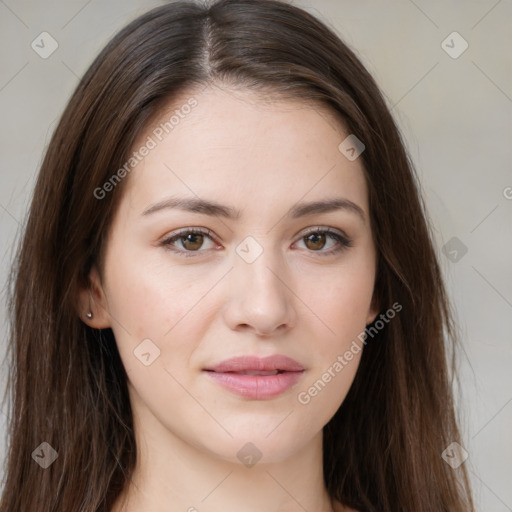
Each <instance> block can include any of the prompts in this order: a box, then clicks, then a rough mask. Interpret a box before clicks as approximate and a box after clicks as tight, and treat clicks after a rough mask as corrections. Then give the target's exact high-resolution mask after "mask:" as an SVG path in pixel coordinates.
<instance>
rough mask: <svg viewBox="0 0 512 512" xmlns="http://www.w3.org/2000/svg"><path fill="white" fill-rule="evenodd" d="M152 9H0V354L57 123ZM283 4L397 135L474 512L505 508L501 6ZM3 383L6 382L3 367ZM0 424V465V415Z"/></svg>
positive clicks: (49, 5)
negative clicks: (446, 319) (437, 285)
mask: <svg viewBox="0 0 512 512" xmlns="http://www.w3.org/2000/svg"><path fill="white" fill-rule="evenodd" d="M161 3H162V2H157V1H149V0H108V1H103V2H100V1H99V0H89V1H87V0H71V1H69V0H68V1H64V0H46V1H41V2H36V1H35V0H30V1H29V0H0V48H1V50H0V51H1V54H0V55H1V60H0V61H1V68H0V109H1V114H2V121H1V122H0V133H1V138H0V144H1V159H0V169H1V171H0V184H1V187H0V237H1V240H2V245H1V247H2V251H1V263H0V278H1V280H2V306H1V307H0V321H1V322H2V325H3V326H4V329H3V330H2V332H3V335H2V339H1V347H0V348H1V349H2V351H1V352H2V353H1V354H0V355H1V356H2V357H3V355H4V349H5V342H6V337H7V330H8V326H7V319H6V311H5V284H4V283H5V280H6V277H7V273H8V269H9V266H10V262H11V259H12V250H13V244H14V242H15V240H16V239H17V237H19V235H20V233H21V231H20V229H21V225H22V224H23V220H24V218H25V214H26V211H27V208H28V204H29V199H30V194H31V192H32V188H33V185H34V181H35V178H36V175H37V171H38V168H39V166H40V163H41V160H42V155H43V151H44V149H45V147H46V145H47V144H48V142H49V138H50V135H51V133H52V130H53V129H54V127H55V123H56V120H57V118H58V116H59V115H60V113H61V111H62V109H63V107H64V105H65V104H66V102H67V100H68V98H69V96H70V94H71V92H72V91H73V89H74V88H75V86H76V85H77V83H78V80H79V77H80V76H81V75H82V74H83V73H84V72H85V70H86V69H87V67H88V65H89V64H90V63H91V61H92V59H93V58H94V56H95V55H96V54H97V53H98V51H99V50H100V49H101V48H102V47H103V46H104V44H105V43H106V42H107V40H108V39H109V38H110V37H111V36H112V35H113V34H114V33H115V32H116V31H117V30H119V29H120V28H121V27H122V26H124V25H125V24H126V23H127V22H128V21H130V20H131V19H133V18H134V17H136V16H137V15H139V14H141V13H143V12H145V11H147V10H149V9H150V8H152V7H154V6H157V5H160V4H161ZM294 3H295V4H296V5H299V6H302V7H305V8H306V9H307V10H309V11H310V12H312V13H313V14H315V15H316V16H318V17H320V18H321V19H322V20H323V21H324V22H326V23H327V24H328V25H330V26H331V27H332V28H334V29H335V30H336V31H337V32H338V33H339V34H340V36H341V37H342V38H343V39H344V40H345V41H346V42H347V43H348V44H349V45H350V46H351V47H352V48H353V49H354V50H355V51H356V53H357V54H358V56H359V57H360V58H361V59H362V61H363V62H364V63H365V65H366V66H367V68H368V69H369V71H370V72H371V73H372V74H373V76H374V77H375V78H376V80H377V82H378V83H379V85H380V86H381V88H382V89H383V91H384V93H385V95H386V98H387V100H388V103H389V105H390V107H392V112H393V114H394V115H395V118H396V119H397V121H398V123H399V125H400V127H401V129H402V131H403V133H404V136H405V139H406V141H407V144H408V148H409V151H410V153H411V156H412V158H413V161H414V162H415V164H416V166H417V170H418V173H419V176H420V179H421V186H422V192H423V194H424V197H425V199H426V203H427V207H428V210H429V214H430V217H431V220H432V223H433V226H434V228H435V238H436V240H435V241H436V244H437V248H438V251H439V258H440V261H441V264H442V267H443V272H444V275H445V278H446V281H447V284H448V288H449V292H450V295H451V297H452V299H453V301H454V305H455V308H456V312H457V317H458V320H459V322H460V326H461V332H462V340H463V345H464V352H463V353H462V357H461V360H460V372H461V375H462V386H461V389H459V388H457V391H461V392H462V395H461V396H462V398H461V399H459V400H458V402H457V403H458V407H459V409H460V411H461V414H462V415H463V418H465V421H464V423H463V425H462V431H463V439H464V448H465V449H466V450H467V452H468V453H469V458H468V459H467V460H466V462H465V464H466V465H467V467H468V469H469V470H470V475H471V478H472V481H473V485H474V490H475V497H476V501H477V504H478V510H480V511H482V512H484V511H485V512H504V511H512V486H511V485H510V484H511V480H510V479H511V474H512V462H511V461H512V441H511V434H510V432H512V429H511V426H512V372H511V371H510V368H511V367H512V336H511V333H512V272H511V264H510V262H511V261H512V258H511V255H512V229H511V228H512V215H511V213H512V172H511V163H510V162H511V158H510V157H511V146H512V145H511V141H512V137H511V135H512V116H511V112H512V64H511V62H512V61H511V58H510V50H511V48H512V30H511V27H512V24H511V22H512V2H511V1H510V0H500V1H496V0H485V1H484V0H481V1H475V0H473V1H466V2H463V1H448V2H446V1H441V0H435V1H428V2H427V1H426V0H416V1H414V2H413V1H412V0H385V1H381V2H377V1H375V2H370V1H367V0H363V1H361V0H360V1H358V2H355V1H348V0H346V1H345V0H317V1H312V0H300V1H296V2H294ZM43 31H46V32H48V33H49V34H51V36H52V37H53V38H54V39H55V40H56V41H57V43H58V45H59V46H58V48H57V50H56V51H55V52H54V53H53V54H52V55H51V56H49V57H48V58H47V59H43V58H41V57H40V56H39V55H38V54H37V53H36V52H35V51H34V50H33V49H32V47H31V43H32V41H33V40H36V42H37V39H36V38H37V37H38V36H39V34H41V32H43ZM454 31H457V32H458V33H459V34H460V35H461V36H462V37H463V38H464V40H466V41H467V43H468V45H469V47H468V48H467V50H466V51H465V52H464V53H462V54H461V55H460V56H459V57H458V58H452V57H451V56H450V55H449V54H448V53H447V52H446V51H445V49H444V48H446V46H442V42H443V41H444V40H445V39H446V38H447V36H448V35H449V34H451V33H452V32H454ZM452 39H453V37H452V38H451V39H450V38H448V40H447V43H445V45H446V44H448V45H449V46H453V48H452V49H451V50H450V51H451V52H452V53H453V52H454V51H457V50H459V49H460V48H462V46H461V41H460V40H457V39H453V42H452ZM46 48H48V45H47V46H46ZM446 49H449V48H446ZM508 187H510V188H508ZM454 237H455V238H456V239H455V240H454ZM445 244H448V245H447V246H446V247H447V250H446V251H445V252H446V254H444V253H443V250H442V248H443V246H445ZM464 248H466V249H467V252H466V253H464ZM454 251H455V252H454ZM461 256H462V257H461ZM1 375H2V378H3V382H4V383H5V367H3V368H2V373H1ZM4 383H3V384H2V390H1V391H2V392H3V388H4V386H5V384H4ZM0 419H1V421H2V424H1V425H0V429H1V430H0V433H1V437H2V441H1V442H0V457H2V460H3V458H4V453H5V448H6V437H5V414H4V413H2V414H1V415H0ZM34 448H35V447H34ZM440 456H441V454H440ZM2 468H3V467H2Z"/></svg>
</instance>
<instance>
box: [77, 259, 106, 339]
mask: <svg viewBox="0 0 512 512" xmlns="http://www.w3.org/2000/svg"><path fill="white" fill-rule="evenodd" d="M87 284H88V286H83V287H81V288H80V292H79V293H80V297H79V316H80V318H81V320H82V321H83V322H84V323H85V324H87V325H88V326H89V327H93V328H94V329H106V328H107V327H110V326H111V325H110V315H109V314H108V307H107V301H106V297H105V293H104V290H103V286H102V283H101V279H100V276H99V273H98V270H97V269H96V267H93V268H92V269H91V271H90V273H89V276H88V283H87Z"/></svg>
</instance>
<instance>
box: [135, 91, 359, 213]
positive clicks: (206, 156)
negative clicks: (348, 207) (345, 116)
mask: <svg viewBox="0 0 512 512" xmlns="http://www.w3.org/2000/svg"><path fill="white" fill-rule="evenodd" d="M347 135H348V132H347V130H346V127H345V126H344V125H343V123H342V120H341V118H340V117H339V116H337V115H336V114H335V113H333V112H331V111H330V110H329V109H327V108H326V107H323V106H321V105H315V104H314V103H311V102H309V103H306V102H303V101H300V100H289V99H286V100H285V99H275V98H271V97H269V96H265V95H263V94H262V93H256V92H253V91H248V90H225V89H220V88H215V87H214V88H207V89H203V90H196V91H193V90H191V91H188V92H182V93H181V94H180V95H179V96H176V97H175V98H173V99H172V101H169V102H168V103H167V104H166V105H164V106H163V107H162V108H161V109H160V110H159V112H158V115H157V116H155V117H154V118H153V119H152V120H151V121H150V122H149V123H148V125H147V127H146V129H145V130H144V132H143V133H142V134H141V135H140V136H139V138H138V140H137V141H136V143H135V144H134V146H133V148H132V151H134V152H137V151H138V150H139V149H140V148H142V147H143V146H144V145H146V146H148V147H149V146H151V149H150V150H149V151H148V152H147V154H146V156H145V157H144V158H143V159H142V160H141V162H140V163H139V164H137V167H136V168H135V169H134V170H133V171H132V172H131V173H130V176H129V183H128V184H127V193H128V194H129V196H130V198H131V199H130V203H131V204H132V205H133V206H134V207H136V208H138V209H144V207H145V206H146V205H147V203H148V202H150V201H153V200H155V199H158V198H159V197H160V196H162V195H164V194H166V193H167V194H169V193H177V194H178V193H179V194H180V195H183V193H188V194H189V195H197V196H200V197H208V198H212V199H217V200H223V201H224V202H226V200H228V199H231V201H227V202H229V203H230V204H234V205H235V203H236V202H237V201H238V204H237V205H236V206H237V207H240V208H241V209H243V207H244V206H247V207H249V206H250V204H257V205H258V206H259V207H260V208H261V207H263V206H264V205H265V204H267V203H272V202H273V203H275V202H289V201H292V202H294V201H298V200H299V199H301V198H302V197H304V196H307V199H309V200H314V199H317V198H319V197H321V198H325V195H326V193H331V192H334V191H339V192H340V193H343V194H344V195H345V196H350V197H349V198H350V199H351V200H353V201H355V202H358V203H359V204H360V205H361V207H362V208H363V209H366V182H365V176H364V169H363V166H362V162H361V159H356V160H355V161H350V160H348V159H347V158H346V157H345V156H344V155H343V154H342V153H341V152H340V150H339V149H338V146H339V145H340V143H341V142H342V141H343V140H344V139H345V138H346V137H347ZM331 195H332V194H331Z"/></svg>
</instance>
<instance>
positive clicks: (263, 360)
mask: <svg viewBox="0 0 512 512" xmlns="http://www.w3.org/2000/svg"><path fill="white" fill-rule="evenodd" d="M204 370H206V371H211V372H217V373H226V372H253V371H261V372H271V371H274V370H278V371H283V372H301V371H303V370H304V367H303V366H302V365H301V364H300V363H298V362H297V361H295V360H294V359H291V358H290V357H287V356H283V355H274V356H268V357H256V356H241V357H233V358H231V359H226V360H225V361H222V362H221V363H219V364H217V365H215V366H209V367H207V368H204Z"/></svg>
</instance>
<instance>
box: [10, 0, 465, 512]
mask: <svg viewBox="0 0 512 512" xmlns="http://www.w3.org/2000/svg"><path fill="white" fill-rule="evenodd" d="M212 82H215V83H219V84H228V85H231V86H236V87H241V88H251V89H254V90H260V91H266V92H268V93H269V94H271V93H275V94H277V95H280V96H281V97H283V98H284V97H287V98H292V99H299V100H301V101H304V102H316V103H317V104H322V105H324V106H327V107H329V108H330V110H331V111H332V112H334V113H336V115H339V116H340V119H343V120H344V122H345V124H346V126H347V127H348V129H349V131H350V133H352V134H355V135H356V136H357V138H358V139H360V140H361V141H363V143H364V144H365V151H364V152H363V153H362V154H361V158H362V159H363V163H364V167H365V173H366V178H367V183H368V188H369V201H370V215H371V223H372V226H373V227H374V235H373V236H374V239H375V243H376V247H377V250H378V272H377V278H376V283H375V297H376V299H377V300H378V303H379V305H380V308H381V310H382V311H384V310H386V309H388V308H390V307H391V305H392V304H394V303H395V302H398V303H399V304H400V305H401V306H402V310H401V312H400V314H399V315H397V316H396V317H395V318H394V319H393V321H391V322H389V323H387V324H386V325H385V327H384V328H382V329H380V330H379V331H378V333H377V334H376V335H375V336H374V337H373V338H372V339H369V341H368V343H367V345H366V347H365V349H364V351H363V354H362V359H361V362H360V366H359V369H358V371H357V374H356V377H355V380H354V383H353V385H352V387H351V389H350V391H349V393H348V396H347V397H346V399H345V400H344V402H343V404H342V405H341V407H340V409H339V410H338V411H337V413H336V414H335V416H334V417H333V418H332V419H331V421H330V422H329V423H328V424H327V425H326V427H325V428H324V478H325V484H326V487H327V490H328V492H329V493H330V495H331V496H332V497H334V498H336V499H338V500H339V501H340V502H341V503H343V504H345V505H348V506H351V507H353V508H356V509H358V510H361V511H379V512H382V511H385V512H397V511H408V512H411V511H414V512H443V511H446V512H448V511H450V512H468V511H473V510H474V508H473V501H472V498H471V491H470V486H469V480H468V475H467V471H466V468H465V466H464V465H461V466H460V467H459V468H458V469H455V470H454V469H452V468H451V467H450V466H449V465H448V464H447V463H446V462H445V461H444V460H443V458H442V457H441V453H442V452H443V450H445V448H446V447H447V446H448V445H449V444H450V443H452V442H454V441H457V442H459V443H461V441H460V435H459V430H458V426H457V424H458V421H459V420H458V418H457V417H456V414H455V407H454V401H453V396H452V383H453V380H452V379H453V378H454V377H455V374H456V371H455V370H456V369H455V367H454V362H455V359H454V357H455V350H454V349H455V348H456V345H457V336H456V333H455V330H456V329H455V327H454V322H453V319H452V314H451V310H450V306H449V303H448V300H447V296H446V292H445V288H444V286H443V281H442V276H441V273H440V269H439V265H438V262H437V260H436V254H435V251H434V249H433V243H432V234H431V230H430V228H429V224H428V220H427V216H426V213H425V207H424V204H423V201H422V198H421V195H420V193H419V189H418V184H417V178H416V175H415V171H414V169H413V166H412V164H411V162H410V160H409V158H408V156H407V154H406V151H405V149H404V144H403V142H402V140H401V136H400V134H399V131H398V129H397V127H396V125H395V123H394V121H393V119H392V117H391V115H390V112H389V109H388V108H387V106H386V104H385V101H384V100H383V97H382V94H381V93H380V91H379V89H378V87H377V85H376V84H375V82H374V80H373V79H372V77H371V76H370V75H369V73H368V72H367V71H366V69H365V68H364V66H363V65H362V63H361V62H360V61H359V60H358V59H357V58H356V56H355V55H354V53H353V52H352V51H351V50H350V49H349V48H348V47H347V46H346V45H345V44H344V43H343V42H342V41H341V40H340V39H339V38H338V36H337V35H336V34H335V33H334V32H333V31H332V30H331V29H329V28H328V27H326V26H325V25H324V24H323V23H321V22H320V21H319V20H317V19H315V18H314V17H313V16H311V15H309V14H308V13H306V12H305V11H303V10H301V9H299V8H297V7H294V6H291V5H289V4H287V3H284V2H280V1H276V0H220V1H218V2H214V3H212V4H211V5H200V4H197V3H192V2H181V1H180V2H174V3H169V4H167V5H164V6H162V7H158V8H156V9H153V10H151V11H149V12H148V13H146V14H144V15H142V16H141V17H139V18H137V19H136V20H135V21H133V22H132V23H130V24H129V25H128V26H127V27H126V28H124V29H123V30H121V31H120V32H119V33H118V34H117V35H116V36H115V37H114V38H113V39H112V40H111V41H110V42H109V44H108V45H107V46H106V47H105V49H104V50H103V51H102V52H101V53H100V55H99V56H98V57H97V58H96V59H95V61H94V62H93V64H92V65H91V67H90V68H89V70H88V71H87V72H86V74H85V75H84V77H83V79H82V80H81V82H80V84H79V85H78V87H77V89H76V91H75V92H74V94H73V96H72V98H71V99H70V101H69V104H68V105H67V107H66V109H65V111H64V113H63V115H62V117H61V119H60V122H59V123H58V126H57V128H56V130H55V132H54V134H53V137H52V140H51V143H50V145H49V147H48V150H47V152H46V155H45V158H44V161H43V163H42V167H41V170H40V173H39V176H38V180H37V183H36V186H35V190H34V195H33V199H32V203H31V207H30V211H29V214H28V218H27V222H26V227H25V230H24V236H23V238H22V239H21V241H20V245H19V249H18V253H17V256H16V259H15V263H14V265H13V269H12V274H11V286H10V288H11V293H10V301H9V311H10V315H11V328H10V339H9V347H8V354H10V380H9V383H8V391H9V396H10V397H11V400H12V403H10V409H9V418H10V424H9V438H8V444H9V450H8V454H7V466H6V477H5V484H4V491H3V495H2V499H1V503H0V512H27V511H36V510H37V511H38V512H50V511H51V512H71V511H80V512H96V511H103V512H108V511H110V509H111V507H112V506H113V504H114V502H115V501H116V499H117V497H118V496H119V494H120V493H121V491H122V490H123V488H124V487H125V485H126V484H127V483H128V482H129V479H130V475H131V474H132V471H133V469H134V467H135V464H136V444H135V437H134V430H133V423H132V412H131V407H130V401H129V397H128V390H127V385H126V379H127V376H126V373H125V371H124V368H123V365H122V362H121V360H120V357H119V354H118V351H117V347H116V342H115V339H114V336H113V333H112V331H111V330H110V329H104V330H96V329H92V328H90V327H88V326H87V325H86V324H85V323H83V322H82V321H81V320H80V318H79V314H78V302H77V297H78V290H79V289H80V286H86V283H87V276H88V274H89V271H90V269H91V268H92V266H93V265H97V266H98V267H99V268H101V254H102V249H103V248H104V243H103V242H104V240H106V235H107V231H108V229H109V226H110V222H111V219H112V216H113V213H114V212H115V209H116V205H117V204H118V201H119V199H120V197H121V193H122V190H123V185H124V183H125V182H126V180H127V179H129V177H126V178H125V180H124V181H122V182H120V183H119V184H118V185H117V186H116V187H115V189H114V190H112V191H111V192H109V193H107V194H105V195H104V197H103V198H102V199H101V200H99V199H98V198H97V194H95V190H97V189H98V187H102V185H103V184H104V183H105V182H107V181H108V180H109V179H110V178H111V176H112V175H113V173H114V172H115V171H116V170H117V169H119V168H121V167H122V166H123V164H124V163H125V162H126V161H127V159H128V158H129V152H130V149H131V148H132V145H133V143H134V141H135V139H136V137H137V136H138V135H139V134H140V133H141V132H142V131H143V130H144V129H145V127H147V125H148V122H149V121H150V120H151V119H152V118H154V116H155V115H156V114H157V113H158V111H159V109H160V108H161V106H162V104H164V103H165V102H167V101H169V100H171V99H172V98H173V97H174V96H175V95H176V94H178V93H180V92H182V91H186V90H188V89H190V88H192V87H194V86H201V85H206V84H208V83H212ZM133 172H136V171H133ZM449 354H451V356H449ZM4 400H5V397H4ZM44 442H46V443H48V444H49V445H50V446H51V447H52V448H53V449H54V450H55V452H56V453H57V454H58V457H57V459H56V460H55V461H54V462H53V464H51V465H50V466H49V467H48V468H47V469H43V468H42V467H41V466H40V464H37V463H36V458H37V455H38V453H39V452H38V451H37V450H39V451H41V450H49V447H48V446H47V445H43V447H41V446H40V445H41V443H44ZM461 444H462V443H461ZM44 453H46V452H44Z"/></svg>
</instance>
